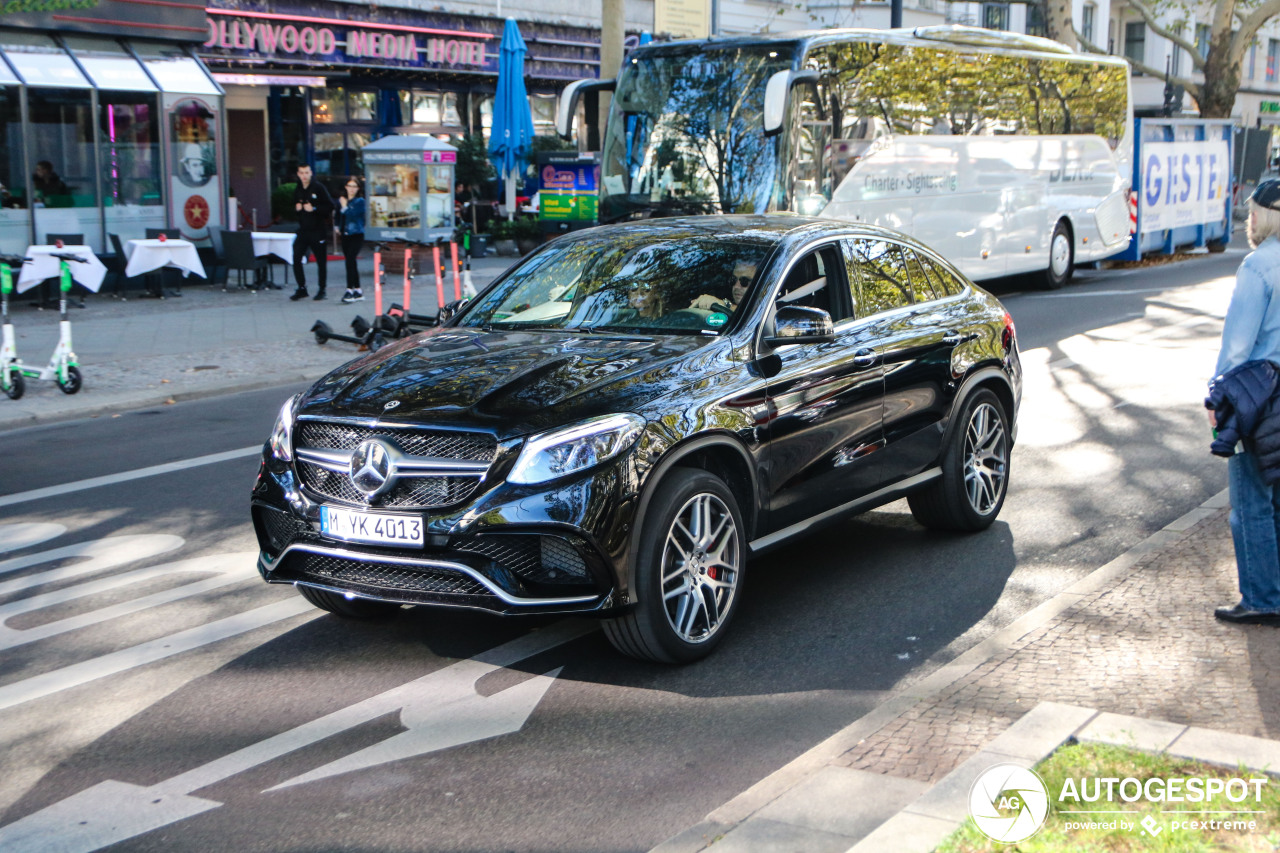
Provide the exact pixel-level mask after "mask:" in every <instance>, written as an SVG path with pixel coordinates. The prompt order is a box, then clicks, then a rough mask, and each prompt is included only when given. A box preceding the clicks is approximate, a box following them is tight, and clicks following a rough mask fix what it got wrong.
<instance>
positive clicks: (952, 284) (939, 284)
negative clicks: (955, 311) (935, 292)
mask: <svg viewBox="0 0 1280 853" xmlns="http://www.w3.org/2000/svg"><path fill="white" fill-rule="evenodd" d="M916 257H917V258H918V259H919V261H920V265H921V266H923V267H924V268H925V269H926V270H928V271H929V275H930V278H932V280H933V285H934V288H935V289H939V290H940V291H941V293H945V294H946V295H947V296H957V295H959V294H961V293H963V292H964V282H963V281H961V280H960V279H959V278H957V277H956V274H955V273H953V272H951V270H949V269H947V268H946V267H944V266H943V265H942V264H940V263H938V262H937V261H935V260H934V259H933V258H931V257H929V256H928V255H926V254H924V253H923V252H921V253H918V254H917V255H916Z"/></svg>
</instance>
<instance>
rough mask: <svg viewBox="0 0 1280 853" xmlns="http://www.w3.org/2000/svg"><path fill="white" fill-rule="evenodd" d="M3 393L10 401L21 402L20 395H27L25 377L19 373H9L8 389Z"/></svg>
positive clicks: (15, 371)
mask: <svg viewBox="0 0 1280 853" xmlns="http://www.w3.org/2000/svg"><path fill="white" fill-rule="evenodd" d="M4 393H5V394H7V395H8V396H9V399H10V400H21V399H22V395H23V394H25V393H27V377H25V376H23V375H22V372H21V371H18V370H11V371H9V387H8V388H6V389H5V391H4Z"/></svg>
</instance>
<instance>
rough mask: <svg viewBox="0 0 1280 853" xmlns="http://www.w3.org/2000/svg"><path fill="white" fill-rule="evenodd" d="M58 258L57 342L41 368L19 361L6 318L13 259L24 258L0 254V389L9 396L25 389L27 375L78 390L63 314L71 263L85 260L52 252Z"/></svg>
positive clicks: (77, 366) (77, 367)
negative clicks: (0, 314) (0, 328)
mask: <svg viewBox="0 0 1280 853" xmlns="http://www.w3.org/2000/svg"><path fill="white" fill-rule="evenodd" d="M50 257H54V258H57V259H58V279H59V283H58V291H59V295H58V311H59V318H60V319H59V322H58V344H57V346H56V347H54V349H53V355H52V356H51V357H50V358H49V366H48V367H45V368H44V369H43V370H42V369H39V368H35V367H30V366H28V365H26V364H23V363H22V361H21V360H20V359H19V358H18V352H17V347H16V346H15V344H14V338H13V324H12V323H10V322H9V294H10V293H12V292H13V289H14V283H13V267H14V262H15V261H16V262H18V265H21V263H22V262H24V261H25V260H26V259H25V258H18V257H15V256H7V257H0V306H2V310H3V320H4V324H3V337H2V338H0V389H2V390H3V391H4V393H5V394H6V395H8V397H9V399H11V400H17V399H18V398H20V397H21V396H22V395H23V393H24V392H25V391H26V389H27V383H26V380H27V379H43V380H45V381H50V382H56V383H57V385H58V389H59V390H60V391H62V393H64V394H74V393H76V392H77V391H79V390H80V386H81V377H80V363H79V362H78V361H77V360H76V354H75V351H74V350H72V348H71V321H70V320H69V319H68V318H67V294H68V293H69V292H70V291H71V264H72V263H80V264H83V263H88V262H87V261H85V259H84V258H80V257H77V256H76V255H72V254H67V253H64V252H52V253H50Z"/></svg>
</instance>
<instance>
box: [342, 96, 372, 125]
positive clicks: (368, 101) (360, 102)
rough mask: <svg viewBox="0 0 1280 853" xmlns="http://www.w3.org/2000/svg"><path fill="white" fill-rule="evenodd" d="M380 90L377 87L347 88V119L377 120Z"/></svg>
mask: <svg viewBox="0 0 1280 853" xmlns="http://www.w3.org/2000/svg"><path fill="white" fill-rule="evenodd" d="M377 120H378V92H377V90H376V89H349V90H347V121H377Z"/></svg>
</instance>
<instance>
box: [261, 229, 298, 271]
mask: <svg viewBox="0 0 1280 853" xmlns="http://www.w3.org/2000/svg"><path fill="white" fill-rule="evenodd" d="M252 234H253V254H254V255H256V256H257V257H259V258H261V257H262V256H263V255H275V256H276V257H277V258H279V259H280V260H282V261H284V262H285V263H290V264H291V263H293V238H294V237H295V236H296V235H294V234H290V233H288V232H287V231H254V232H252Z"/></svg>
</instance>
